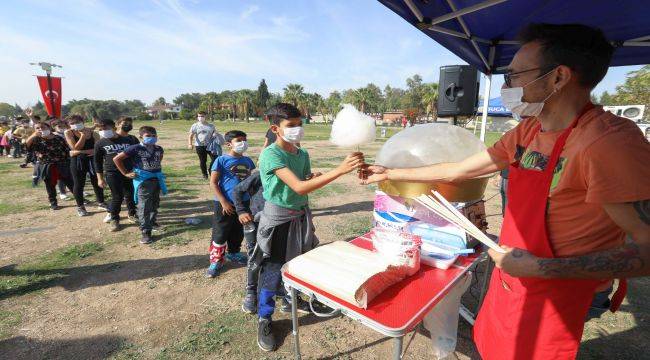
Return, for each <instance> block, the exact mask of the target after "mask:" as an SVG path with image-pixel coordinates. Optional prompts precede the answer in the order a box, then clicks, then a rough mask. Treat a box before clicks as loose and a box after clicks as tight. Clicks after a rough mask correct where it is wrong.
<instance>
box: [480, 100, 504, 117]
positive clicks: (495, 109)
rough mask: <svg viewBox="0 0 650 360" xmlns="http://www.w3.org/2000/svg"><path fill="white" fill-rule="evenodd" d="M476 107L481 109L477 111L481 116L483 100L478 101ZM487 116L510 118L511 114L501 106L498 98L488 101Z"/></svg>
mask: <svg viewBox="0 0 650 360" xmlns="http://www.w3.org/2000/svg"><path fill="white" fill-rule="evenodd" d="M478 107H479V109H481V110H479V111H478V113H479V114H483V110H482V107H483V100H479V102H478ZM487 114H488V116H512V112H510V110H508V108H506V107H505V106H503V103H502V102H501V98H500V97H498V98H494V99H490V101H488V106H487Z"/></svg>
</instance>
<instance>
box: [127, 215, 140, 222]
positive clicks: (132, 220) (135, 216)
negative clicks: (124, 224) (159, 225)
mask: <svg viewBox="0 0 650 360" xmlns="http://www.w3.org/2000/svg"><path fill="white" fill-rule="evenodd" d="M129 221H130V222H131V223H133V224H139V223H140V221H139V220H138V215H136V214H129Z"/></svg>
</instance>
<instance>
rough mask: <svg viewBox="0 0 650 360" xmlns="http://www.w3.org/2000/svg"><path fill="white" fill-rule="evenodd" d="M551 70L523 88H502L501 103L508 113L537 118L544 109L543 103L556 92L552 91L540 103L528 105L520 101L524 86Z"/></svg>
mask: <svg viewBox="0 0 650 360" xmlns="http://www.w3.org/2000/svg"><path fill="white" fill-rule="evenodd" d="M553 70H555V69H553ZM553 70H551V71H549V72H547V73H546V74H544V75H542V76H540V77H538V78H537V79H535V80H533V81H531V82H529V83H528V84H526V85H524V86H519V87H512V88H502V89H501V101H502V102H503V106H505V107H506V108H508V109H510V111H512V113H513V114H514V115H518V116H520V117H529V116H538V115H539V114H541V113H542V109H544V102H545V101H546V100H548V98H550V97H551V96H553V94H555V92H556V91H557V90H555V89H553V92H552V93H550V94H549V95H548V96H547V97H546V98H544V100H542V102H536V103H529V102H525V101H522V100H521V99H522V98H523V97H524V88H525V87H526V86H528V85H530V84H532V83H534V82H535V81H537V80H539V79H541V78H543V77H545V76H546V75H548V74H550V73H551V72H552V71H553Z"/></svg>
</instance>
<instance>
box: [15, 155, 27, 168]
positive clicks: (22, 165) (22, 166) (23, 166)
mask: <svg viewBox="0 0 650 360" xmlns="http://www.w3.org/2000/svg"><path fill="white" fill-rule="evenodd" d="M14 159H18V157H17V156H14ZM18 166H20V167H21V168H23V169H24V168H26V167H27V164H20V165H18Z"/></svg>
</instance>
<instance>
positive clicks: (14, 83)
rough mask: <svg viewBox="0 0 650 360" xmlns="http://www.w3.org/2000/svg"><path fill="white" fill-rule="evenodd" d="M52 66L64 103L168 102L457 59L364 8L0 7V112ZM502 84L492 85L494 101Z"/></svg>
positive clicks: (615, 80) (31, 93)
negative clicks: (44, 66) (42, 66)
mask: <svg viewBox="0 0 650 360" xmlns="http://www.w3.org/2000/svg"><path fill="white" fill-rule="evenodd" d="M38 61H47V62H53V63H56V64H60V65H62V66H63V68H62V69H57V70H56V71H55V75H57V76H63V77H64V79H63V98H64V103H65V102H67V101H69V100H70V99H81V98H91V99H117V100H125V99H140V100H143V101H145V102H146V103H151V102H152V101H153V100H154V99H157V98H158V97H160V96H163V97H164V98H165V99H166V100H167V101H170V102H171V100H173V98H174V97H176V96H177V95H179V94H181V93H185V92H201V93H204V92H208V91H217V92H218V91H223V90H227V89H231V90H232V89H241V88H250V89H256V88H257V86H258V84H259V82H260V80H261V79H262V78H264V79H266V82H267V84H268V86H269V89H270V90H271V91H274V92H281V91H282V88H283V87H284V86H285V85H286V84H288V83H300V84H302V85H303V86H304V88H305V91H307V92H318V93H320V94H321V95H323V96H327V95H328V94H329V93H330V92H331V91H333V90H344V89H348V88H358V87H362V86H365V85H366V84H368V83H370V82H372V83H374V84H376V85H378V86H379V87H381V88H382V89H383V88H384V86H385V85H391V86H394V87H406V84H405V80H406V78H407V77H410V76H412V75H413V74H420V75H421V76H422V77H423V79H424V81H426V82H431V81H437V80H438V75H439V68H440V66H442V65H453V64H463V61H462V60H460V59H459V58H458V57H456V56H455V55H453V54H452V53H451V52H449V51H447V50H446V49H445V48H443V47H442V46H440V45H438V44H437V43H436V42H434V41H433V40H431V39H430V38H428V37H427V36H426V35H424V34H422V33H421V32H420V31H418V30H417V29H415V28H414V27H412V26H411V25H409V24H408V23H406V22H405V21H403V20H402V19H401V18H400V17H399V16H397V15H396V14H394V13H393V12H392V11H390V10H388V9H387V8H386V7H384V6H383V5H381V4H380V3H379V2H377V1H372V0H354V1H350V0H304V1H295V0H269V1H230V0H218V1H217V0H213V1H198V0H187V1H181V0H138V1H127V0H113V1H101V0H57V1H51V0H49V1H41V0H23V1H20V2H9V1H3V2H0V78H1V79H2V82H1V83H2V86H0V102H8V103H11V104H13V103H17V104H19V105H21V106H26V105H31V104H34V103H35V102H36V101H37V100H39V96H40V94H39V91H38V86H37V83H36V80H35V79H34V78H33V75H35V74H41V73H42V71H41V70H40V68H38V67H35V66H31V65H29V63H30V62H38ZM638 68H639V66H634V67H629V66H628V67H616V68H611V69H610V71H609V73H608V74H607V76H606V78H605V79H604V81H603V82H602V83H601V84H600V85H599V86H598V87H597V88H596V89H595V93H597V94H600V93H601V92H603V91H605V90H607V91H609V92H610V93H611V92H612V91H614V90H615V87H616V85H618V84H621V83H623V82H624V80H625V74H626V73H627V72H629V71H632V70H635V69H638ZM502 83H503V80H502V77H501V76H496V77H495V80H494V81H493V84H492V89H493V92H492V94H493V95H492V97H495V96H498V89H499V88H500V87H501V84H502Z"/></svg>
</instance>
